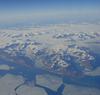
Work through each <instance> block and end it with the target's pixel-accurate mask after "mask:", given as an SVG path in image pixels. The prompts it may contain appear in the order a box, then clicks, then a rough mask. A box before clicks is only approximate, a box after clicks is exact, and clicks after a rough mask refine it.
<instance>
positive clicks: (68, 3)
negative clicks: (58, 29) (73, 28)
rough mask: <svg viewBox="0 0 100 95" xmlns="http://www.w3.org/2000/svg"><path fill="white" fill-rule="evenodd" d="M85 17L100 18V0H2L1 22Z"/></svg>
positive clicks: (62, 19)
mask: <svg viewBox="0 0 100 95" xmlns="http://www.w3.org/2000/svg"><path fill="white" fill-rule="evenodd" d="M85 18H86V19H89V18H90V19H92V18H93V19H99V18H100V0H0V23H12V22H24V21H33V22H42V21H47V22H49V21H51V22H52V21H58V22H59V21H64V20H65V21H66V20H69V19H85Z"/></svg>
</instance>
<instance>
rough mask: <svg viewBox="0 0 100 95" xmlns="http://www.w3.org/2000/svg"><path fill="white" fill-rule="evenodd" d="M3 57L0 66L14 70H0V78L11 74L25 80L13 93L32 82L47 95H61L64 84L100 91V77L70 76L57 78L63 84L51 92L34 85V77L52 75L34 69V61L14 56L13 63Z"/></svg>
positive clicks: (39, 69)
mask: <svg viewBox="0 0 100 95" xmlns="http://www.w3.org/2000/svg"><path fill="white" fill-rule="evenodd" d="M1 55H2V54H1ZM3 56H5V57H2V56H0V64H4V63H5V64H7V65H9V66H13V67H14V69H12V70H9V71H5V70H0V76H1V77H3V76H4V75H6V74H8V73H9V74H13V75H16V76H17V75H21V76H22V77H23V78H24V79H25V80H24V83H23V84H20V85H19V86H17V87H16V88H15V91H16V90H17V89H19V88H20V86H22V85H24V84H27V83H28V82H32V81H34V85H35V86H36V87H40V88H43V89H44V90H45V91H46V93H47V94H48V95H62V92H63V90H64V87H65V85H64V84H73V85H79V86H84V87H90V88H91V87H93V88H98V89H100V85H99V83H100V76H84V77H77V76H76V77H75V78H71V77H70V76H69V77H67V76H65V77H62V76H59V77H61V78H62V79H63V84H61V86H60V87H58V90H57V91H53V90H51V89H49V88H47V87H44V86H41V85H39V84H37V83H36V76H37V75H44V74H49V75H53V74H52V73H50V72H47V71H45V70H42V68H37V67H35V66H34V64H35V61H34V62H33V61H32V60H30V59H29V58H26V57H24V56H16V58H13V60H15V61H16V62H15V63H14V62H12V61H10V60H9V58H11V57H8V55H5V54H3ZM18 59H19V60H20V59H21V60H24V62H25V63H23V64H19V63H17V62H18V61H17V60H18ZM99 60H100V59H99V57H98V58H97V62H98V61H99ZM99 62H100V61H99ZM32 64H33V65H32ZM98 64H99V63H98ZM55 76H57V77H58V75H56V74H55ZM16 95H17V94H16Z"/></svg>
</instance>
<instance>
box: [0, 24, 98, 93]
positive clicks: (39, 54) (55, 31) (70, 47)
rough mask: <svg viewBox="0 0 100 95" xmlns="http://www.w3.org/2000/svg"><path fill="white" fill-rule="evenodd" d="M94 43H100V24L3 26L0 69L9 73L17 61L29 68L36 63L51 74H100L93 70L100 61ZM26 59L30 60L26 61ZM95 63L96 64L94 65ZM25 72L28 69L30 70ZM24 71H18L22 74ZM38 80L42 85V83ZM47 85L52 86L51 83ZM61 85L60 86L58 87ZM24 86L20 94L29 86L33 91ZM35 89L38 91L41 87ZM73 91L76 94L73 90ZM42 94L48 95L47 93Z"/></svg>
mask: <svg viewBox="0 0 100 95" xmlns="http://www.w3.org/2000/svg"><path fill="white" fill-rule="evenodd" d="M97 41H98V42H97ZM92 42H97V43H98V45H100V25H96V24H81V25H78V24H62V25H49V26H39V27H33V28H28V29H22V30H21V29H1V30H0V71H2V70H3V71H5V70H6V71H8V72H9V71H10V70H14V69H15V68H16V66H14V64H18V65H21V66H24V67H29V68H33V67H32V66H34V65H35V66H36V67H37V68H40V69H43V70H46V71H49V72H51V73H55V74H58V75H63V76H69V77H73V76H74V77H77V76H79V77H82V76H84V75H90V76H96V75H98V76H100V73H98V71H99V70H98V71H97V72H96V73H94V72H95V71H96V68H97V67H96V66H99V64H97V63H96V61H95V60H96V55H94V52H91V48H90V47H89V46H90V45H89V43H92ZM98 52H99V51H98ZM23 57H24V58H23ZM21 58H23V59H21ZM27 58H28V59H30V60H31V61H26V60H27ZM2 60H5V62H6V61H9V64H7V63H4V62H3V61H2ZM30 62H31V63H30ZM10 63H11V64H10ZM12 63H13V64H12ZM95 64H97V65H96V66H95ZM33 69H34V68H33ZM18 70H19V69H18ZM26 71H27V72H28V70H26ZM22 72H23V71H21V70H19V73H22ZM92 73H93V74H92ZM2 78H3V77H2ZM2 78H1V79H0V91H3V90H1V88H2V87H1V82H2ZM8 78H9V76H8ZM42 78H43V76H42ZM4 79H5V78H4ZM40 79H41V78H40ZM57 80H59V79H57ZM38 83H40V84H41V82H38ZM46 85H49V86H50V84H48V83H47V84H46ZM59 85H60V84H59ZM59 85H57V86H58V87H59ZM24 86H25V85H24ZM24 86H23V87H20V88H22V89H21V90H20V89H18V93H22V94H21V95H25V94H23V91H25V90H26V89H30V90H29V92H31V91H32V90H31V87H27V86H25V89H24ZM43 86H45V85H43ZM47 87H48V86H47ZM51 88H52V87H51ZM2 89H3V88H2ZM34 89H36V90H37V89H38V88H34ZM54 89H55V88H54ZM56 89H57V87H56ZM65 89H67V87H66V88H65ZM81 89H84V88H81ZM42 90H43V89H42ZM76 90H77V89H76ZM39 91H41V90H39ZM43 91H44V90H43ZM43 91H41V92H43ZM94 91H96V90H94ZM0 93H1V92H0ZM2 93H3V92H2ZM27 93H28V92H27ZM32 93H33V91H32ZM32 93H31V94H29V93H28V94H27V95H33V94H32ZM36 93H37V92H36ZM65 93H66V91H64V95H65ZM80 93H81V92H80ZM69 94H70V93H69ZM71 94H72V95H73V93H71ZM2 95H5V94H2ZM7 95H9V94H7ZM12 95H15V94H12ZM18 95H20V94H18ZM34 95H36V94H34ZM37 95H38V94H37ZM39 95H40V94H39ZM41 95H42V93H41ZM43 95H46V93H45V94H43ZM57 95H58V94H57ZM75 95H78V94H75ZM80 95H89V93H88V91H87V94H86V93H85V94H80ZM91 95H92V94H91ZM94 95H96V94H94Z"/></svg>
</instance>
